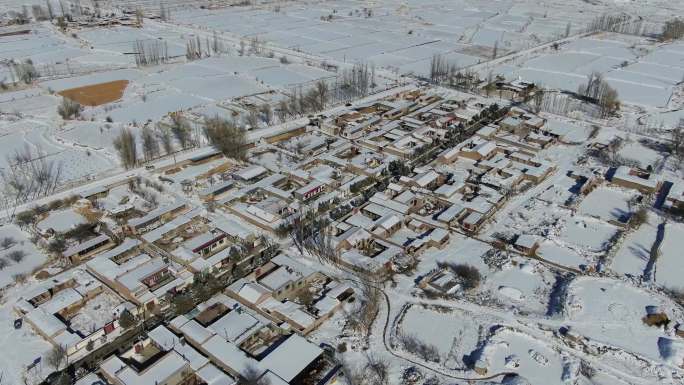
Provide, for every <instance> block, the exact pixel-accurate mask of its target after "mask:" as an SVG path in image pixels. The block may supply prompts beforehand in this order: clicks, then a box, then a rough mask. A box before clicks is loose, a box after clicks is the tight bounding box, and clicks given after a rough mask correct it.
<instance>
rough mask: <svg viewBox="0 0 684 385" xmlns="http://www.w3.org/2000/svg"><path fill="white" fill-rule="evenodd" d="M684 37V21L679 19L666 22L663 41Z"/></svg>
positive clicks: (661, 37) (662, 34) (662, 35)
mask: <svg viewBox="0 0 684 385" xmlns="http://www.w3.org/2000/svg"><path fill="white" fill-rule="evenodd" d="M682 37H684V21H682V20H681V19H679V18H676V19H673V20H670V21H667V22H665V25H664V26H663V32H662V33H661V35H660V39H661V40H676V39H681V38H682Z"/></svg>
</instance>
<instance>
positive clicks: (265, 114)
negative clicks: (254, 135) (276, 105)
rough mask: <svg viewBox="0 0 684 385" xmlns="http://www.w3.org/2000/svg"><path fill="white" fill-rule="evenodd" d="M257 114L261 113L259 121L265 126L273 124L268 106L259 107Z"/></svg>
mask: <svg viewBox="0 0 684 385" xmlns="http://www.w3.org/2000/svg"><path fill="white" fill-rule="evenodd" d="M259 112H260V113H261V120H263V121H264V123H266V124H267V125H270V124H271V123H273V108H272V107H271V105H270V104H268V103H264V104H262V105H261V106H260V107H259Z"/></svg>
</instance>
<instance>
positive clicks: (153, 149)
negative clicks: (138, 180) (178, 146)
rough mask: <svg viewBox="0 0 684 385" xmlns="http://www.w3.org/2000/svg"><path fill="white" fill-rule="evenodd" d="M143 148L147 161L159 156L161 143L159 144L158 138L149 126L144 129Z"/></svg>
mask: <svg viewBox="0 0 684 385" xmlns="http://www.w3.org/2000/svg"><path fill="white" fill-rule="evenodd" d="M142 148H143V155H144V156H145V160H150V159H154V158H156V157H157V156H159V142H157V136H156V135H155V134H154V132H153V131H152V129H151V128H150V127H149V126H148V125H146V126H145V127H143V129H142Z"/></svg>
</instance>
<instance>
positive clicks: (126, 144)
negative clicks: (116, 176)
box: [114, 127, 138, 169]
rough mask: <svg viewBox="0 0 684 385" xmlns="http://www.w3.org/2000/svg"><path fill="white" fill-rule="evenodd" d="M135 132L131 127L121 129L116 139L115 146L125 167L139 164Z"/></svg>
mask: <svg viewBox="0 0 684 385" xmlns="http://www.w3.org/2000/svg"><path fill="white" fill-rule="evenodd" d="M136 146H137V144H136V138H135V134H133V132H131V130H130V129H129V128H127V127H126V128H124V129H122V130H121V133H120V134H119V136H117V137H116V138H115V139H114V148H115V149H116V151H117V152H118V153H119V159H121V163H122V164H123V166H124V167H125V168H127V169H128V168H133V167H135V166H136V165H137V164H138V149H137V147H136Z"/></svg>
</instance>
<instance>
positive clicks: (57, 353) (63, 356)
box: [45, 345, 67, 370]
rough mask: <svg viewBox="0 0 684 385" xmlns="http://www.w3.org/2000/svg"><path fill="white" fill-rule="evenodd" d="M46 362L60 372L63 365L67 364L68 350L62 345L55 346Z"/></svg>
mask: <svg viewBox="0 0 684 385" xmlns="http://www.w3.org/2000/svg"><path fill="white" fill-rule="evenodd" d="M45 361H46V362H47V364H48V365H50V366H51V367H53V368H54V369H55V370H60V368H61V367H62V365H64V364H65V363H66V362H67V352H66V349H65V348H64V347H63V346H62V345H55V346H53V347H52V350H50V351H49V352H48V354H47V356H46V357H45Z"/></svg>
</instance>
